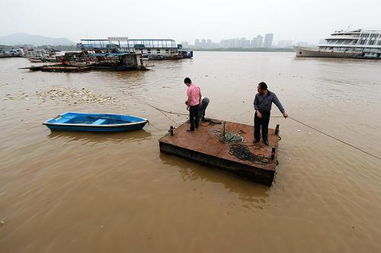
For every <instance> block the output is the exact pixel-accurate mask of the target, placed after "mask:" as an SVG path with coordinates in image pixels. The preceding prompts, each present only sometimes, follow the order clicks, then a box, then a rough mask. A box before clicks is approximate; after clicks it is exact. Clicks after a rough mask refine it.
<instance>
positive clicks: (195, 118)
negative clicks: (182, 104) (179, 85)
mask: <svg viewBox="0 0 381 253" xmlns="http://www.w3.org/2000/svg"><path fill="white" fill-rule="evenodd" d="M184 83H185V85H186V86H188V89H187V96H188V101H187V110H189V122H190V129H189V131H194V129H195V128H198V123H199V120H200V118H199V117H200V116H199V115H198V106H199V105H200V101H201V90H200V87H198V86H197V85H195V84H193V83H192V80H191V79H190V78H189V77H186V78H185V79H184Z"/></svg>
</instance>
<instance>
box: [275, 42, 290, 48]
mask: <svg viewBox="0 0 381 253" xmlns="http://www.w3.org/2000/svg"><path fill="white" fill-rule="evenodd" d="M292 44H293V41H292V40H280V41H279V42H278V47H279V48H290V47H292Z"/></svg>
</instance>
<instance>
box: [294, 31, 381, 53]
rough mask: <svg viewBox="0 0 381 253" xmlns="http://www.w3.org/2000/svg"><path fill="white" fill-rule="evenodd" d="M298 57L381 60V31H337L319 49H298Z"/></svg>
mask: <svg viewBox="0 0 381 253" xmlns="http://www.w3.org/2000/svg"><path fill="white" fill-rule="evenodd" d="M296 56H297V57H326V58H360V59H381V30H361V29H359V30H354V31H336V32H334V33H332V34H331V36H330V37H329V38H327V39H325V40H324V42H323V43H321V44H319V45H318V47H317V48H306V47H297V48H296Z"/></svg>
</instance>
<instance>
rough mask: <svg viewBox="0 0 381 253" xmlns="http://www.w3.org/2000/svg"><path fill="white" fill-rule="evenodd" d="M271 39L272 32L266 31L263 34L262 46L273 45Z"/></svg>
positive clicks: (272, 37)
mask: <svg viewBox="0 0 381 253" xmlns="http://www.w3.org/2000/svg"><path fill="white" fill-rule="evenodd" d="M273 39H274V34H272V33H266V34H265V41H264V43H263V46H264V47H265V48H270V47H272V45H273Z"/></svg>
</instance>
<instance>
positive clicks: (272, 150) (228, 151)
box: [159, 120, 280, 186]
mask: <svg viewBox="0 0 381 253" xmlns="http://www.w3.org/2000/svg"><path fill="white" fill-rule="evenodd" d="M187 129H189V123H187V122H186V123H183V124H182V125H180V126H179V127H178V128H176V129H175V128H173V127H171V128H170V130H169V131H168V132H169V133H168V134H166V135H165V136H163V137H162V138H161V139H160V140H159V145H160V151H161V152H165V153H168V154H173V155H177V156H181V157H184V158H187V159H190V160H193V161H197V162H201V163H204V164H206V165H209V166H211V167H215V168H221V169H224V170H228V171H231V172H233V173H235V174H238V175H241V176H244V177H246V178H248V179H250V180H253V181H255V182H259V183H262V184H265V185H269V186H270V185H271V184H272V182H273V180H274V177H275V174H276V166H277V165H278V161H277V158H278V142H279V140H280V137H279V125H277V127H276V128H275V129H269V145H268V146H267V145H265V144H263V143H261V142H260V143H253V126H250V125H245V124H240V123H234V122H226V121H220V120H208V122H201V123H200V126H199V128H198V129H196V131H193V132H189V131H187Z"/></svg>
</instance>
